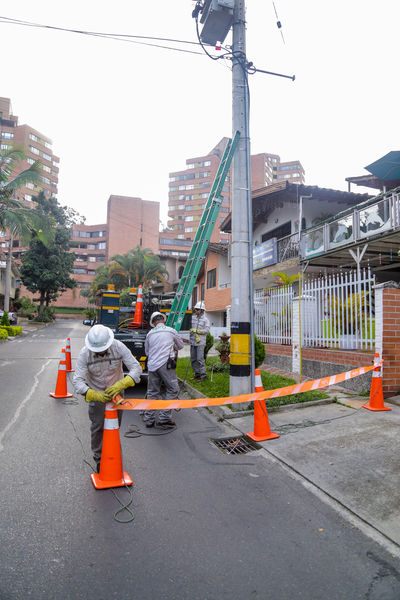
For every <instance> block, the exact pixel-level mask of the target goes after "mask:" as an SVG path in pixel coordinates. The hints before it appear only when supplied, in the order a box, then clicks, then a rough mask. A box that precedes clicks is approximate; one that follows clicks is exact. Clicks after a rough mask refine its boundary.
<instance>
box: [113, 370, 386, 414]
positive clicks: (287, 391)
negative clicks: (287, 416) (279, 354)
mask: <svg viewBox="0 0 400 600" xmlns="http://www.w3.org/2000/svg"><path fill="white" fill-rule="evenodd" d="M380 364H381V363H379V365H380ZM379 365H378V364H374V365H371V366H368V367H359V368H358V369H353V370H352V371H346V372H345V373H339V374H338V375H331V376H330V377H322V378H321V379H313V380H312V381H305V382H304V383H297V384H295V385H288V386H286V387H282V388H277V389H275V390H264V391H263V392H253V393H252V394H241V395H240V396H228V397H226V398H200V399H199V398H192V399H190V400H178V399H177V400H146V399H145V398H130V399H126V400H123V401H122V402H121V404H118V409H123V410H160V409H163V410H168V409H171V408H201V407H203V406H220V405H223V404H237V403H239V402H254V401H256V400H266V399H267V398H279V397H280V396H290V395H292V394H301V393H302V392H309V391H311V390H317V389H319V388H325V387H328V386H330V385H334V384H337V383H341V382H342V381H347V380H348V379H353V377H359V376H360V375H364V374H365V373H368V371H372V369H375V368H376V367H377V366H379Z"/></svg>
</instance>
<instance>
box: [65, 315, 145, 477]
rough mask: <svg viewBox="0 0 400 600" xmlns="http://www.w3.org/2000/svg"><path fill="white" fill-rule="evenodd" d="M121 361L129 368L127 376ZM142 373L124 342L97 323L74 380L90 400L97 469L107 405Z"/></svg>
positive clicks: (120, 413) (79, 392)
mask: <svg viewBox="0 0 400 600" xmlns="http://www.w3.org/2000/svg"><path fill="white" fill-rule="evenodd" d="M122 363H124V364H125V366H126V368H127V369H129V370H128V374H127V375H126V376H125V377H124V373H123V369H122ZM141 373H142V369H141V367H140V364H139V363H138V361H137V360H136V358H134V357H133V356H132V353H131V351H130V350H129V349H128V348H127V347H126V346H125V344H123V343H122V342H120V341H119V340H115V339H114V333H113V331H112V330H111V329H110V328H109V327H105V326H104V325H94V326H93V327H92V328H91V329H90V330H89V333H88V334H87V336H86V339H85V346H84V347H83V348H82V350H81V351H80V353H79V355H78V358H77V361H76V365H75V373H74V379H73V383H74V387H75V391H76V392H77V393H78V394H82V395H83V396H85V400H86V402H88V403H89V419H90V421H91V426H90V432H91V447H92V452H93V458H94V460H95V462H96V468H97V472H98V471H99V468H100V459H101V448H102V444H103V429H104V415H105V405H106V403H107V402H111V400H112V399H113V398H115V396H117V394H120V393H121V392H122V391H123V390H125V389H126V388H128V387H129V386H134V385H135V383H139V381H140V376H141ZM118 418H119V422H120V424H121V418H122V411H118Z"/></svg>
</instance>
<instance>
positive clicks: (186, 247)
mask: <svg viewBox="0 0 400 600" xmlns="http://www.w3.org/2000/svg"><path fill="white" fill-rule="evenodd" d="M226 143H227V138H222V139H221V140H220V142H219V143H218V144H217V145H216V146H215V147H214V148H213V149H212V150H211V151H210V152H209V153H208V154H206V155H204V156H198V157H195V158H188V159H187V160H186V169H184V170H181V171H174V172H172V173H170V175H169V191H168V217H169V220H168V231H165V232H163V233H162V234H160V253H161V255H162V253H163V252H164V253H171V252H174V253H178V252H179V253H180V254H181V255H182V256H183V255H184V254H186V256H187V255H188V253H189V251H190V248H191V246H192V243H193V240H194V237H195V235H196V231H197V228H198V226H199V223H200V219H201V216H202V213H203V210H204V206H205V204H206V202H207V198H208V196H209V193H210V190H211V187H212V184H213V181H214V178H215V175H216V173H217V170H218V167H219V164H220V160H221V157H222V154H223V152H224V149H225V147H226ZM304 176H305V175H304V169H303V167H302V165H301V163H300V161H298V160H295V161H290V162H282V161H281V159H280V157H279V156H278V155H277V154H266V153H262V154H255V155H253V156H251V178H252V189H253V190H255V189H259V188H264V187H266V186H268V185H270V184H271V183H276V182H278V181H281V180H284V181H290V182H295V183H299V184H301V183H304ZM222 196H223V201H222V204H221V210H220V214H219V217H218V222H217V223H216V225H215V228H214V231H213V234H212V236H211V242H213V243H218V244H228V242H229V235H227V234H226V233H223V232H221V231H220V228H219V225H220V224H221V223H222V222H223V221H224V219H225V217H226V216H227V215H228V213H229V211H230V205H231V174H230V172H229V174H228V176H227V178H226V181H225V184H224V188H223V191H222Z"/></svg>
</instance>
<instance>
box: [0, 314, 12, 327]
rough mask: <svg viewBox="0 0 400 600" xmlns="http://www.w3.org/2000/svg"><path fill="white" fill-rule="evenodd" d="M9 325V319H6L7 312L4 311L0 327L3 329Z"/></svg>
mask: <svg viewBox="0 0 400 600" xmlns="http://www.w3.org/2000/svg"><path fill="white" fill-rule="evenodd" d="M9 325H10V319H9V318H8V312H7V311H6V310H5V311H4V312H3V316H2V317H1V319H0V326H1V327H3V326H5V327H7V326H9Z"/></svg>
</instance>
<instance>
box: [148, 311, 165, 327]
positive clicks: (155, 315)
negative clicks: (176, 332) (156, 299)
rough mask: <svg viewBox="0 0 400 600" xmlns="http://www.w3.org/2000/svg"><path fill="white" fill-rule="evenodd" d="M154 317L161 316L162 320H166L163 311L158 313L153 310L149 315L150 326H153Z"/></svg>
mask: <svg viewBox="0 0 400 600" xmlns="http://www.w3.org/2000/svg"><path fill="white" fill-rule="evenodd" d="M156 317H162V318H163V320H164V322H165V320H166V317H165V315H164V314H163V313H160V312H153V314H152V315H151V317H150V326H151V327H154V324H153V323H154V319H155V318H156Z"/></svg>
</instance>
